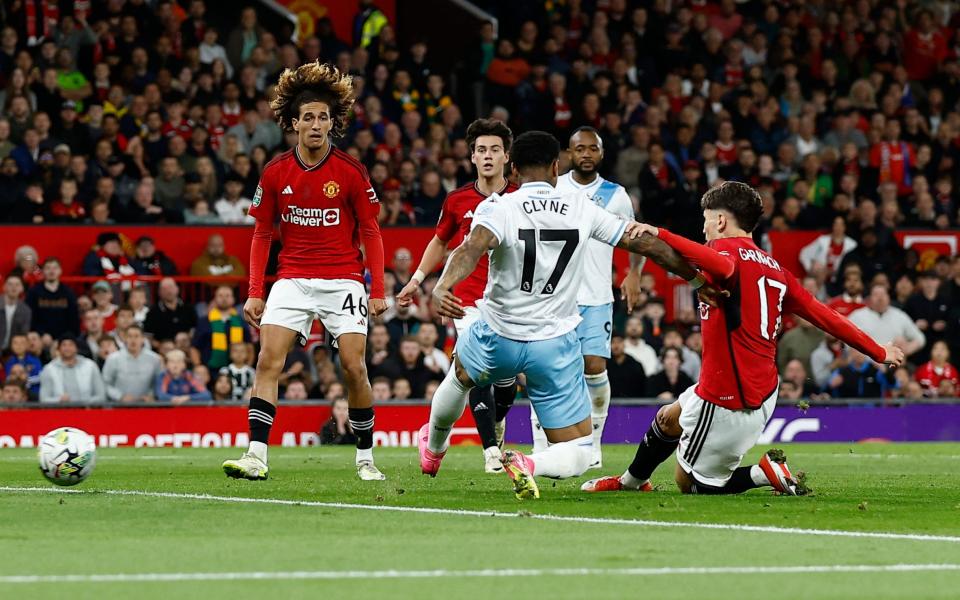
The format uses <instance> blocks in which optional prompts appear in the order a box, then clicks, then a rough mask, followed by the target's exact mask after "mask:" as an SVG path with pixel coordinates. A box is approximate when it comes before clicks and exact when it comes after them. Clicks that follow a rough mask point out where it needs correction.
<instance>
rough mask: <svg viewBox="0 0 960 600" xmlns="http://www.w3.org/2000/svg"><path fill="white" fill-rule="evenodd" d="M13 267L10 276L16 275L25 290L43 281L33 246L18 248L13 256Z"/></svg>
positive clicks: (38, 258)
mask: <svg viewBox="0 0 960 600" xmlns="http://www.w3.org/2000/svg"><path fill="white" fill-rule="evenodd" d="M13 262H14V267H13V269H12V270H11V271H10V275H17V276H19V277H20V279H21V280H23V287H24V288H26V289H29V288H31V287H32V286H34V285H36V284H38V283H40V282H41V281H43V269H41V268H40V257H39V255H38V254H37V250H36V248H34V247H33V246H26V245H25V246H20V247H19V248H17V250H16V252H14V254H13Z"/></svg>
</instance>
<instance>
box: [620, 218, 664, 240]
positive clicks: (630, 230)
mask: <svg viewBox="0 0 960 600" xmlns="http://www.w3.org/2000/svg"><path fill="white" fill-rule="evenodd" d="M623 232H624V233H625V234H627V236H628V238H629V239H631V240H635V239H637V238H638V237H640V236H641V235H643V234H644V233H649V234H650V235H652V236H653V237H657V236H659V235H660V230H659V229H657V228H656V227H654V226H653V225H650V224H648V223H637V222H636V221H631V222H629V223H627V228H626V229H624V230H623Z"/></svg>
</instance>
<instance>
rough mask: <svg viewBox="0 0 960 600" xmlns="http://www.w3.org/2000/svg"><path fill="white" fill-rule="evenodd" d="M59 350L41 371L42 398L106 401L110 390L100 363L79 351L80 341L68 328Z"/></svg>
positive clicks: (50, 400) (62, 401) (49, 401)
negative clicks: (74, 337) (104, 380)
mask: <svg viewBox="0 0 960 600" xmlns="http://www.w3.org/2000/svg"><path fill="white" fill-rule="evenodd" d="M57 350H58V352H59V356H58V357H57V358H55V359H54V360H52V361H50V363H49V364H47V366H45V367H44V368H43V371H42V372H41V373H40V402H41V403H44V404H58V403H59V404H66V403H71V402H83V403H102V402H105V401H106V400H107V392H106V388H105V387H104V385H103V377H101V375H100V369H99V368H97V363H95V362H94V361H92V360H90V359H89V358H87V357H85V356H80V354H79V353H77V343H76V342H75V341H74V339H73V337H72V336H71V334H70V333H69V332H68V333H66V334H65V335H64V336H63V337H61V338H60V340H59V342H58V343H57Z"/></svg>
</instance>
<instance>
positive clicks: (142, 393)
mask: <svg viewBox="0 0 960 600" xmlns="http://www.w3.org/2000/svg"><path fill="white" fill-rule="evenodd" d="M123 341H124V348H123V349H121V350H120V351H119V352H115V353H113V354H111V355H110V356H109V357H108V358H107V359H106V361H105V362H104V364H103V382H104V384H105V385H106V386H107V398H108V399H109V400H111V401H113V402H121V403H123V404H127V403H130V402H149V401H151V400H153V389H154V383H155V382H156V380H157V376H158V375H159V374H160V371H161V370H162V369H163V366H162V364H161V361H160V357H159V356H158V355H157V354H156V353H155V352H154V351H153V350H151V349H150V348H148V347H146V337H144V334H143V329H141V328H140V326H139V325H131V326H130V327H128V328H127V330H126V332H125V333H124V337H123Z"/></svg>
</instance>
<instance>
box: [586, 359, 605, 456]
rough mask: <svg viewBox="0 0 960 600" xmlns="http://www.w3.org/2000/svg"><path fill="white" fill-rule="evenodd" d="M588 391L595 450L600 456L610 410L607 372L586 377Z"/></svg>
mask: <svg viewBox="0 0 960 600" xmlns="http://www.w3.org/2000/svg"><path fill="white" fill-rule="evenodd" d="M584 379H586V380H587V391H588V392H589V393H590V420H591V421H592V422H593V449H594V452H595V453H596V454H600V440H601V439H602V438H603V426H604V425H605V424H606V423H607V412H608V411H609V410H610V380H609V379H607V372H606V371H604V372H603V373H597V374H596V375H584Z"/></svg>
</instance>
